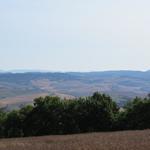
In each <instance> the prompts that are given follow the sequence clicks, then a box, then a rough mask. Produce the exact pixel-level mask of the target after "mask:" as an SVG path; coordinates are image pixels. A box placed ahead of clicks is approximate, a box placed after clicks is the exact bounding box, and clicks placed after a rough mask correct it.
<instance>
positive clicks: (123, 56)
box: [0, 0, 150, 71]
mask: <svg viewBox="0 0 150 150" xmlns="http://www.w3.org/2000/svg"><path fill="white" fill-rule="evenodd" d="M149 6H150V1H149V0H124V1H123V0H0V69H4V70H8V69H36V70H37V69H41V70H51V71H101V70H127V69H129V70H149V69H150V9H149Z"/></svg>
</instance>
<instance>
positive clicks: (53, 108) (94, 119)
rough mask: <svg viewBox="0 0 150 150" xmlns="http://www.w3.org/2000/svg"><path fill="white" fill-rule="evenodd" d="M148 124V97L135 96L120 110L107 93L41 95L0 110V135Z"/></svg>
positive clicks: (126, 128)
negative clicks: (29, 102) (70, 97)
mask: <svg viewBox="0 0 150 150" xmlns="http://www.w3.org/2000/svg"><path fill="white" fill-rule="evenodd" d="M147 128H150V98H145V99H141V98H135V99H134V100H133V101H131V102H129V103H127V104H126V105H125V106H124V108H123V109H122V110H121V109H120V108H119V107H118V106H117V104H116V103H115V102H114V101H113V100H112V99H111V97H110V96H107V95H105V94H100V93H98V92H96V93H94V94H93V95H92V96H89V97H85V98H77V99H73V100H65V99H61V98H59V97H49V96H47V97H45V98H42V97H40V98H37V99H35V100H34V105H33V106H25V107H23V108H21V109H20V110H13V111H11V112H3V111H0V136H1V137H28V136H40V135H50V134H73V133H84V132H97V131H116V130H129V129H132V130H134V129H147Z"/></svg>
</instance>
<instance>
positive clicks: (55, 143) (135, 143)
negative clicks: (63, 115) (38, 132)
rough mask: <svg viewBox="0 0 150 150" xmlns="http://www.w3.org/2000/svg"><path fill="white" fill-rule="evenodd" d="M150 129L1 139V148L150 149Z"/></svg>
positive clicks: (38, 149) (11, 149) (36, 149)
mask: <svg viewBox="0 0 150 150" xmlns="http://www.w3.org/2000/svg"><path fill="white" fill-rule="evenodd" d="M149 149H150V130H145V131H123V132H108V133H89V134H78V135H63V136H44V137H30V138H20V139H19V138H18V139H17V138H16V139H1V140H0V150H149Z"/></svg>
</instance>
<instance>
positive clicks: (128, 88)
mask: <svg viewBox="0 0 150 150" xmlns="http://www.w3.org/2000/svg"><path fill="white" fill-rule="evenodd" d="M95 91H100V92H105V93H107V94H109V95H111V96H112V97H113V98H114V100H116V101H118V103H123V102H124V101H126V100H130V99H132V98H133V97H135V96H141V97H143V96H146V95H147V94H148V93H150V71H146V72H141V71H105V72H88V73H86V72H82V73H80V72H67V73H59V72H55V73H54V72H53V73H52V72H51V73H49V72H28V73H9V72H2V73H0V102H1V103H0V104H1V105H2V106H3V105H7V104H8V105H16V104H17V105H20V104H26V103H31V102H32V99H33V98H35V97H39V96H40V95H41V96H45V95H58V96H62V97H66V98H70V97H71V98H72V97H78V96H87V95H91V94H92V93H93V92H95Z"/></svg>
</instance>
